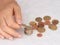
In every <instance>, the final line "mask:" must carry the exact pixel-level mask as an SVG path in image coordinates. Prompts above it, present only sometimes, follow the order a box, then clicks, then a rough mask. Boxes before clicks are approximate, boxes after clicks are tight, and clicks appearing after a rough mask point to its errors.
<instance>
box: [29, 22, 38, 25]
mask: <svg viewBox="0 0 60 45" xmlns="http://www.w3.org/2000/svg"><path fill="white" fill-rule="evenodd" d="M29 24H30V26H34V25H37V24H36V22H34V21H31V22H30V23H29Z"/></svg>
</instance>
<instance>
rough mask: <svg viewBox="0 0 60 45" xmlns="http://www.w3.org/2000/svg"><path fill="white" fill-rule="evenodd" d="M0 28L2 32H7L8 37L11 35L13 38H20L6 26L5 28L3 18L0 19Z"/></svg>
mask: <svg viewBox="0 0 60 45" xmlns="http://www.w3.org/2000/svg"><path fill="white" fill-rule="evenodd" d="M0 27H1V29H2V30H3V31H5V32H7V33H8V34H10V35H13V36H15V37H21V35H20V34H19V33H17V32H16V31H14V30H13V29H12V28H9V27H8V26H6V23H5V20H4V19H3V18H1V21H0Z"/></svg>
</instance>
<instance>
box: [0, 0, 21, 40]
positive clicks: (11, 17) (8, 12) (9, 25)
mask: <svg viewBox="0 0 60 45" xmlns="http://www.w3.org/2000/svg"><path fill="white" fill-rule="evenodd" d="M21 21H22V17H21V9H20V7H19V6H18V4H17V3H16V2H15V1H14V2H10V3H8V4H7V5H5V7H4V6H3V8H2V10H0V38H2V39H4V38H7V39H11V40H12V39H13V38H14V37H21V34H20V33H18V32H16V30H17V29H20V26H19V24H21Z"/></svg>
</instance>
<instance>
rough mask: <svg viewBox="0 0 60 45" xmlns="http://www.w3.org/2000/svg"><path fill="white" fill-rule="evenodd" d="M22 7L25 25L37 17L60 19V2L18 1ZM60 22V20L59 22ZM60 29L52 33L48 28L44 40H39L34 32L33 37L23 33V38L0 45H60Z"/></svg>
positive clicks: (41, 0) (1, 41) (5, 41)
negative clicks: (46, 16) (47, 16)
mask: <svg viewBox="0 0 60 45" xmlns="http://www.w3.org/2000/svg"><path fill="white" fill-rule="evenodd" d="M17 2H18V4H19V5H20V6H21V10H22V18H23V21H22V22H23V23H25V24H27V25H28V23H29V21H31V20H34V19H35V18H36V17H38V16H40V17H43V16H45V15H49V16H51V17H52V19H58V20H59V19H60V0H17ZM59 21H60V20H59ZM57 26H58V29H57V30H56V31H52V30H50V29H49V28H47V27H46V32H45V33H43V37H42V38H38V37H37V36H36V34H37V33H38V32H37V31H34V32H33V34H32V35H31V36H26V35H25V34H24V33H23V30H21V29H20V30H21V31H20V32H21V33H22V38H17V39H14V40H13V41H11V40H0V45H60V24H59V25H57Z"/></svg>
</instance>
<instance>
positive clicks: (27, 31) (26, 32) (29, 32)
mask: <svg viewBox="0 0 60 45" xmlns="http://www.w3.org/2000/svg"><path fill="white" fill-rule="evenodd" d="M24 33H25V34H26V35H31V34H32V33H33V31H32V30H24Z"/></svg>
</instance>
